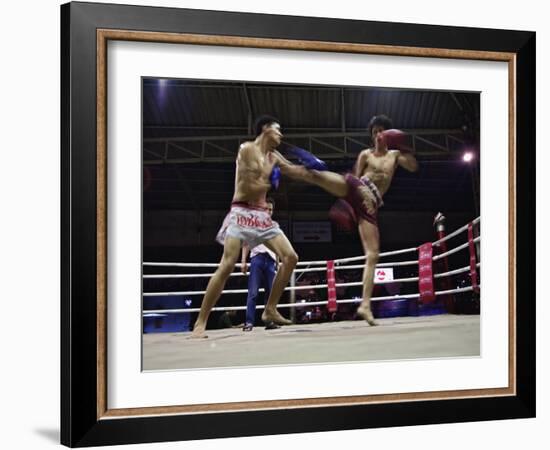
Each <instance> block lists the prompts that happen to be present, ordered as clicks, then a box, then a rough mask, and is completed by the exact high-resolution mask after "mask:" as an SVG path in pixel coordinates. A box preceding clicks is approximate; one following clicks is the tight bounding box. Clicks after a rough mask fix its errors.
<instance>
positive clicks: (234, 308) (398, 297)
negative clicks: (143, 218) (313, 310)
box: [143, 285, 481, 316]
mask: <svg viewBox="0 0 550 450" xmlns="http://www.w3.org/2000/svg"><path fill="white" fill-rule="evenodd" d="M479 288H481V285H479ZM469 291H473V288H472V286H467V287H464V288H457V289H449V290H447V291H437V292H435V293H434V294H435V295H436V296H437V295H447V294H456V293H459V292H469ZM418 297H420V294H405V295H390V296H386V297H373V298H371V301H382V300H403V299H408V298H418ZM336 302H337V303H360V302H361V299H360V298H348V299H342V300H336ZM326 304H327V302H326V301H322V302H297V303H282V304H278V305H277V308H296V307H298V308H305V307H308V306H326ZM256 309H264V305H256ZM244 310H246V306H218V307H214V308H212V311H244ZM199 311H200V308H187V309H151V310H147V311H144V312H143V315H144V316H146V315H147V314H174V313H195V312H199Z"/></svg>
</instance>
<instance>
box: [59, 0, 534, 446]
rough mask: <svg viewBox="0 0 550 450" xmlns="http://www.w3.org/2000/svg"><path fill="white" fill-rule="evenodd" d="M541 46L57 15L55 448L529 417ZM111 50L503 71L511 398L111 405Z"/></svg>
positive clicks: (244, 19) (337, 29)
mask: <svg viewBox="0 0 550 450" xmlns="http://www.w3.org/2000/svg"><path fill="white" fill-rule="evenodd" d="M535 38H536V37H535V33H532V32H526V31H509V30H489V29H475V28H459V27H445V26H433V25H417V24H402V23H401V24H399V23H385V22H366V21H352V20H342V19H321V18H311V17H291V16H274V15H261V14H249V13H229V12H214V11H201V10H189V9H173V8H154V7H136V6H126V5H107V4H93V3H69V4H66V5H62V7H61V56H62V67H61V119H62V120H61V122H62V125H61V127H62V128H61V142H62V149H61V150H62V151H61V174H62V179H61V204H62V217H61V223H62V229H61V255H62V257H61V261H62V263H61V264H62V266H61V274H62V278H61V292H62V298H61V442H62V443H63V444H64V445H67V446H71V447H80V446H92V445H112V444H125V443H144V442H161V441H177V440H190V439H208V438H220V437H237V436H247V435H269V434H281V433H298V432H318V431H329V430H348V429H357V428H372V427H388V426H402V425H419V424H434V423H446V422H464V421H480V420H496V419H510V418H528V417H534V416H535V331H536V330H535V303H534V301H531V300H530V299H533V298H534V297H535V295H534V289H535V273H534V270H533V269H532V268H533V267H534V265H535V258H534V252H533V251H532V249H533V248H534V245H535V233H534V223H535V221H534V217H535V206H534V199H535V183H534V176H532V174H534V167H535V151H534V149H535V45H536V44H535V42H536V39H535ZM109 40H130V41H143V42H158V43H172V44H176V43H186V44H197V45H210V46H231V47H236V48H250V47H253V48H270V49H273V48H276V49H288V50H293V51H297V52H300V51H304V50H315V51H322V52H338V53H365V54H380V55H395V56H415V57H425V58H434V57H437V58H451V59H452V58H459V59H482V60H494V61H505V62H507V63H508V67H509V89H510V90H509V100H510V102H509V103H510V110H509V152H508V157H509V182H510V188H509V189H510V191H509V202H510V215H509V224H510V225H509V229H508V236H509V242H508V248H509V251H510V269H509V270H510V272H509V273H510V275H511V277H510V285H509V298H508V302H509V306H510V318H509V339H510V341H509V343H510V348H509V361H510V364H509V379H510V384H509V386H508V388H506V389H492V390H491V389H488V390H485V391H483V392H480V391H479V390H473V391H471V392H468V391H463V392H460V393H457V392H428V393H423V395H418V394H411V395H407V394H400V395H393V396H392V395H391V394H390V395H380V396H370V397H369V398H351V397H350V398H345V399H343V398H321V399H306V398H304V399H294V400H293V399H290V400H280V401H270V402H262V403H261V404H235V405H230V404H223V405H206V406H202V407H192V406H191V407H189V406H188V407H185V406H181V405H180V406H178V405H174V406H173V407H162V408H154V407H152V408H150V409H147V408H145V410H131V409H128V410H111V409H109V408H108V405H107V386H106V379H107V377H106V373H107V358H106V354H105V353H106V342H107V339H108V335H107V327H106V322H107V314H108V311H107V308H106V293H107V289H106V276H107V270H108V261H107V252H106V244H107V232H108V231H107V226H106V223H107V222H106V214H107V212H106V211H107V209H106V205H107V203H108V198H107V196H106V193H107V191H106V180H107V176H106V174H107V170H108V167H107V165H106V151H107V150H106V142H107V141H106V136H107V117H106V96H107V86H106V71H107V67H106V56H107V54H106V53H107V50H106V45H107V42H108V41H109ZM527 149H528V150H527ZM520 152H521V153H520Z"/></svg>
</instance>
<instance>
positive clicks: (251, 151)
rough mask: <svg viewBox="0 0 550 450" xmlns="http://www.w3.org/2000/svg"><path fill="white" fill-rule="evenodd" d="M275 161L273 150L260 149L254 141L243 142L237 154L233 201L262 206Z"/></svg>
mask: <svg viewBox="0 0 550 450" xmlns="http://www.w3.org/2000/svg"><path fill="white" fill-rule="evenodd" d="M276 163H277V157H276V156H275V152H274V151H273V150H270V149H269V150H262V149H261V147H260V146H259V145H258V144H256V143H255V142H245V143H244V144H242V145H241V148H240V149H239V154H238V155H237V161H236V165H237V170H236V171H235V193H234V195H233V201H234V202H247V203H249V204H251V205H257V206H264V205H265V198H266V194H267V191H268V190H269V188H270V187H271V185H270V182H269V176H270V174H271V171H272V170H273V167H274V166H275V164H276Z"/></svg>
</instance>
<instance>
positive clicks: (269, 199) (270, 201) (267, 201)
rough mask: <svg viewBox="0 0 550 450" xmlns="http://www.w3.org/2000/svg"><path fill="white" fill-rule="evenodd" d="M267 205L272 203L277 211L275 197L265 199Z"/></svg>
mask: <svg viewBox="0 0 550 450" xmlns="http://www.w3.org/2000/svg"><path fill="white" fill-rule="evenodd" d="M265 202H266V203H271V204H272V205H273V209H275V200H273V197H267V198H266V199H265Z"/></svg>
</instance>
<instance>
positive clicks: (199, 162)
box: [143, 79, 479, 215]
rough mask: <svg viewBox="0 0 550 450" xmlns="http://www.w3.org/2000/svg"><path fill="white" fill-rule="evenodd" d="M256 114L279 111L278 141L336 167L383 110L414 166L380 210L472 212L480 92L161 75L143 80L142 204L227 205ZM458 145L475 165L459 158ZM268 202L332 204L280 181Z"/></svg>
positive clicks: (362, 143)
mask: <svg viewBox="0 0 550 450" xmlns="http://www.w3.org/2000/svg"><path fill="white" fill-rule="evenodd" d="M259 114H271V115H273V116H275V117H277V118H279V120H280V122H281V125H282V128H283V133H284V134H285V139H284V140H285V143H287V144H293V145H298V146H300V147H303V148H306V149H308V150H310V151H312V152H313V153H315V154H316V155H318V156H319V157H320V158H323V159H325V160H326V161H327V163H328V165H329V168H330V169H331V170H333V171H336V172H345V171H349V170H350V169H351V167H352V166H353V163H354V161H355V158H356V156H357V154H358V152H359V151H360V150H362V149H363V148H366V147H367V146H369V145H370V138H369V136H368V133H367V132H366V125H367V123H368V121H369V119H370V118H371V117H372V116H373V115H375V114H386V115H388V116H390V117H391V118H392V119H393V121H394V126H395V128H400V129H403V130H405V131H407V132H408V133H410V135H411V137H410V144H411V145H412V146H414V148H415V150H416V152H417V158H418V161H419V164H420V169H419V171H418V172H416V173H408V172H406V171H405V170H402V169H398V172H397V173H396V175H395V178H394V182H393V184H392V187H391V188H390V190H389V192H388V193H387V194H386V196H385V204H386V206H385V207H384V209H385V210H391V211H412V210H414V211H439V210H443V211H446V212H468V213H471V214H472V215H473V214H475V209H476V205H475V200H474V189H475V192H479V190H478V188H477V186H476V187H474V186H475V183H474V182H472V174H473V178H474V179H475V180H479V176H478V175H477V174H478V170H479V169H478V168H479V165H478V164H477V163H478V158H479V156H478V154H479V153H478V142H479V94H478V93H465V92H442V91H420V90H401V89H380V88H368V87H365V88H359V87H338V86H336V87H334V86H304V85H273V84H271V85H267V84H257V83H243V82H235V83H229V82H211V81H209V82H204V81H185V80H158V79H144V80H143V162H144V208H145V209H184V210H226V209H227V208H228V206H229V202H230V201H231V197H232V194H233V183H234V176H235V173H234V169H235V163H234V161H235V156H236V152H237V149H238V147H239V145H240V143H241V142H243V141H246V140H249V139H252V123H253V120H254V117H255V116H257V115H259ZM465 149H472V150H473V151H474V152H475V155H476V157H475V159H474V162H473V163H470V164H466V163H464V162H463V161H462V155H463V153H464V151H465ZM281 150H282V152H283V153H284V152H285V151H284V150H285V147H284V145H283V146H282V147H281ZM275 200H276V202H277V205H278V209H279V210H281V208H284V209H289V210H313V211H315V210H317V211H321V210H323V211H326V210H327V209H328V208H329V207H330V205H332V203H333V202H334V199H333V198H332V197H331V196H330V195H329V194H326V193H325V192H324V191H322V190H321V189H320V188H318V187H315V186H309V185H306V184H303V183H299V182H293V181H290V180H286V179H285V180H283V182H282V183H281V187H280V189H279V190H278V191H277V192H276V193H275Z"/></svg>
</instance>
